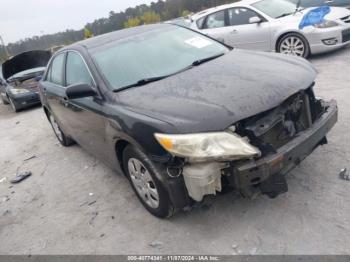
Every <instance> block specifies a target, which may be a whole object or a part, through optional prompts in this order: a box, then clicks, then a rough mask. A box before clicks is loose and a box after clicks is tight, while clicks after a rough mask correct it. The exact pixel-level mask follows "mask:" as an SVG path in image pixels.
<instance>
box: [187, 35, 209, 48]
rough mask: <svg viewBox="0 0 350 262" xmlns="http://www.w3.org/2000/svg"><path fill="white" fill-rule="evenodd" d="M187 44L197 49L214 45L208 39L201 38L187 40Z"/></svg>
mask: <svg viewBox="0 0 350 262" xmlns="http://www.w3.org/2000/svg"><path fill="white" fill-rule="evenodd" d="M185 43H186V44H189V45H191V46H194V47H196V48H203V47H206V46H209V45H212V44H213V43H212V42H210V41H208V40H207V39H205V38H202V37H199V36H196V37H193V38H190V39H187V40H186V41H185Z"/></svg>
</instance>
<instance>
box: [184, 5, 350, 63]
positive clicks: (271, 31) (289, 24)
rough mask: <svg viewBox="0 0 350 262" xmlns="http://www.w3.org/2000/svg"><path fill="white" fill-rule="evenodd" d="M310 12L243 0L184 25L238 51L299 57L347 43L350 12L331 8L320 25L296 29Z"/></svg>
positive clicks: (349, 35)
mask: <svg viewBox="0 0 350 262" xmlns="http://www.w3.org/2000/svg"><path fill="white" fill-rule="evenodd" d="M312 9H314V8H302V7H298V6H297V5H296V4H294V3H292V2H289V1H286V0H243V1H239V2H236V3H233V4H228V5H222V6H218V7H215V8H211V9H208V10H205V11H202V12H200V13H197V14H194V15H192V16H191V17H190V18H189V20H188V21H187V22H188V23H189V24H188V26H189V27H190V28H192V29H194V30H197V31H199V32H201V33H203V34H206V35H209V36H211V37H213V38H216V39H218V40H220V41H223V42H224V43H226V44H228V45H231V46H234V47H237V48H242V49H252V50H261V51H276V52H280V53H285V54H290V55H297V56H302V57H308V56H309V55H310V54H318V53H323V52H328V51H331V50H335V49H337V48H340V47H342V46H344V45H346V44H348V43H350V10H348V9H346V8H341V7H331V8H330V9H331V11H330V13H328V14H327V15H326V16H325V21H324V22H323V23H320V24H315V25H313V26H306V27H304V28H302V29H299V25H300V22H301V21H302V19H303V17H304V15H305V14H307V13H308V12H309V11H310V10H312ZM184 23H185V22H184V21H183V22H182V24H184Z"/></svg>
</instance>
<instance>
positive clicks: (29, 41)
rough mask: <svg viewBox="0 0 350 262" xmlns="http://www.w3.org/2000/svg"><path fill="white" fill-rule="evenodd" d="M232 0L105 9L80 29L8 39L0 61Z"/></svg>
mask: <svg viewBox="0 0 350 262" xmlns="http://www.w3.org/2000/svg"><path fill="white" fill-rule="evenodd" d="M235 1H236V0H165V1H163V0H158V2H152V3H151V4H150V5H146V4H142V5H138V6H136V7H130V8H127V9H126V10H125V11H123V12H118V13H115V12H114V11H111V12H109V15H108V17H104V18H99V19H96V20H95V21H93V22H91V23H87V24H86V25H85V27H84V28H82V29H81V30H66V31H63V32H59V33H55V34H46V35H42V36H33V37H30V38H25V39H22V40H19V41H17V42H15V43H9V44H8V45H7V46H6V47H4V46H2V45H0V61H4V60H6V59H7V58H8V56H13V55H17V54H19V53H22V52H25V51H30V50H37V49H49V48H51V47H53V46H59V45H68V44H71V43H74V42H76V41H79V40H82V39H84V38H86V37H91V36H96V35H100V34H104V33H109V32H112V31H115V30H120V29H123V28H127V27H133V26H138V25H142V24H151V23H157V22H161V21H166V20H170V19H174V18H177V17H181V16H186V15H188V14H189V13H192V12H193V13H195V12H198V11H201V10H203V9H206V8H210V7H213V6H217V5H222V4H226V3H231V2H235Z"/></svg>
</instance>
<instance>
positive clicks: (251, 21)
mask: <svg viewBox="0 0 350 262" xmlns="http://www.w3.org/2000/svg"><path fill="white" fill-rule="evenodd" d="M261 22H262V20H261V18H260V17H257V16H253V17H251V18H249V24H260V23H261Z"/></svg>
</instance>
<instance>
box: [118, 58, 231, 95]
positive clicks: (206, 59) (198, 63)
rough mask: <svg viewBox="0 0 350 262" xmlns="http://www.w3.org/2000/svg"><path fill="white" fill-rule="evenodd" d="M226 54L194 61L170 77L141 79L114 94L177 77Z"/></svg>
mask: <svg viewBox="0 0 350 262" xmlns="http://www.w3.org/2000/svg"><path fill="white" fill-rule="evenodd" d="M224 54H225V53H220V54H217V55H214V56H210V57H206V58H203V59H199V60H196V61H194V62H193V63H192V64H191V65H189V66H187V67H185V68H183V69H181V70H179V71H177V72H175V73H172V74H169V75H164V76H155V77H148V78H143V79H140V80H139V81H137V82H136V83H133V84H130V85H127V86H123V87H121V88H117V89H114V90H113V92H119V91H122V90H125V89H128V88H131V87H136V86H143V85H146V84H148V83H151V82H156V81H159V80H162V79H164V78H167V77H169V76H173V75H176V74H179V73H181V72H183V71H186V70H188V69H190V68H192V67H194V66H198V65H200V64H203V63H205V62H208V61H210V60H213V59H215V58H218V57H220V56H223V55H224Z"/></svg>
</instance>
